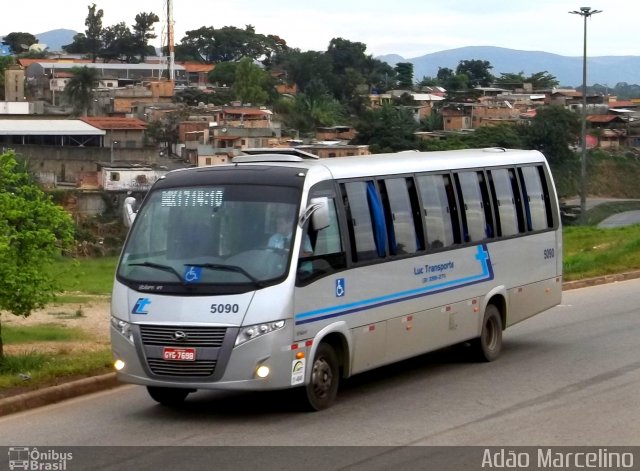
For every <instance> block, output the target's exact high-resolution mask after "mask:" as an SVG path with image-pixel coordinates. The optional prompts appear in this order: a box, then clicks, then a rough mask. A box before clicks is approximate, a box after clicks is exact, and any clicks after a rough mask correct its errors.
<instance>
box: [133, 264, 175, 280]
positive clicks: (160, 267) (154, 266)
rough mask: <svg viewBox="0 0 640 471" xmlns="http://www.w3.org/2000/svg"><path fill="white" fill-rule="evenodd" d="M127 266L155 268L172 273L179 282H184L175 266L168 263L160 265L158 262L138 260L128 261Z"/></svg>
mask: <svg viewBox="0 0 640 471" xmlns="http://www.w3.org/2000/svg"><path fill="white" fill-rule="evenodd" d="M129 266H130V267H149V268H156V269H158V270H162V271H166V272H169V273H173V274H174V275H176V277H177V278H178V279H179V280H180V282H181V283H184V280H183V279H182V276H181V275H180V273H178V271H177V270H176V269H175V268H173V267H172V266H169V265H161V264H160V263H153V262H140V263H129Z"/></svg>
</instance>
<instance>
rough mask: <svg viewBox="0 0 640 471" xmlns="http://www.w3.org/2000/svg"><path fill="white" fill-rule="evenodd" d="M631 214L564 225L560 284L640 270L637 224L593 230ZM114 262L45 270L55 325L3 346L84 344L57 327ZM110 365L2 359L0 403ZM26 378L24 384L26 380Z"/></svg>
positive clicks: (37, 356) (12, 335) (96, 291)
mask: <svg viewBox="0 0 640 471" xmlns="http://www.w3.org/2000/svg"><path fill="white" fill-rule="evenodd" d="M633 210H640V202H636V201H629V202H616V203H605V204H602V205H599V206H596V207H595V208H593V209H591V210H589V211H588V213H587V222H588V224H589V225H587V226H573V225H565V227H564V230H563V251H564V254H563V255H564V279H565V281H571V280H578V279H583V278H589V277H594V276H600V275H606V274H613V273H622V272H627V271H632V270H637V269H640V224H639V225H632V226H626V227H619V228H608V229H600V228H597V227H595V225H596V224H598V223H599V222H601V221H602V220H604V219H605V218H606V217H608V216H610V215H612V214H617V213H620V212H623V211H633ZM117 261H118V257H115V256H114V257H102V258H83V259H65V258H60V259H59V260H57V261H56V262H55V263H54V264H53V265H52V266H51V267H50V268H49V269H51V270H53V271H52V273H54V274H55V275H56V278H57V280H58V282H59V284H60V286H61V288H62V290H63V292H62V293H61V294H60V295H59V296H58V297H57V298H56V301H55V303H54V306H59V307H60V309H59V311H55V312H52V313H50V315H51V316H52V320H54V321H55V322H51V323H46V324H40V325H38V326H31V327H29V328H26V327H14V326H10V325H4V326H3V327H2V340H3V342H4V343H5V344H6V345H11V344H20V343H25V344H30V343H37V342H68V341H72V340H83V339H87V334H85V333H84V332H82V331H81V330H80V329H74V328H68V327H65V326H64V325H61V324H60V323H61V322H62V323H63V322H64V320H66V319H75V318H79V317H83V316H84V314H83V312H82V307H80V308H78V307H76V306H77V305H78V304H80V305H82V304H84V303H86V304H90V303H91V302H92V300H98V299H100V300H104V298H105V296H109V295H110V293H111V288H112V285H113V275H114V272H115V267H116V264H117ZM72 303H73V304H75V305H76V306H74V308H73V309H66V307H67V306H66V304H72ZM111 364H112V355H111V352H110V350H109V348H108V347H105V348H103V349H99V350H95V351H88V352H70V351H65V350H64V349H62V350H59V351H58V353H40V352H37V351H36V350H33V351H28V352H24V353H21V354H15V355H13V354H12V355H5V357H4V358H3V359H2V360H0V397H6V396H8V395H11V394H15V393H17V392H22V391H25V390H29V389H35V388H37V387H43V386H47V385H51V384H56V383H61V382H64V381H65V380H68V379H71V378H78V377H84V376H89V375H95V374H101V373H107V372H110V371H113V369H112V366H111ZM26 377H28V378H29V379H27V380H25V378H26Z"/></svg>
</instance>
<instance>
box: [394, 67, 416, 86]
mask: <svg viewBox="0 0 640 471" xmlns="http://www.w3.org/2000/svg"><path fill="white" fill-rule="evenodd" d="M395 71H396V73H397V74H398V87H399V88H401V89H406V90H413V64H412V63H411V62H398V63H397V64H396V66H395Z"/></svg>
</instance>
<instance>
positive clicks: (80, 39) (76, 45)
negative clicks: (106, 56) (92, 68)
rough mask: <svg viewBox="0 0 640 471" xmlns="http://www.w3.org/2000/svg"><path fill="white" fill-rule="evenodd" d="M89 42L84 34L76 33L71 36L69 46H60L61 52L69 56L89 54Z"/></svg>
mask: <svg viewBox="0 0 640 471" xmlns="http://www.w3.org/2000/svg"><path fill="white" fill-rule="evenodd" d="M89 49H90V46H89V40H88V39H87V36H86V35H85V34H84V33H78V34H76V35H74V36H73V42H72V43H71V44H65V45H64V46H62V50H63V51H65V52H67V53H69V54H87V53H88V52H89Z"/></svg>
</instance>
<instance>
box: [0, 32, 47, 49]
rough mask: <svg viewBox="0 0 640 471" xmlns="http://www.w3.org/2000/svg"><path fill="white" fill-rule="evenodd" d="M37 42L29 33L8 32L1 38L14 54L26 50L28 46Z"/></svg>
mask: <svg viewBox="0 0 640 471" xmlns="http://www.w3.org/2000/svg"><path fill="white" fill-rule="evenodd" d="M37 43H38V40H37V39H36V37H35V36H34V35H33V34H31V33H9V34H7V35H6V36H5V37H3V38H2V44H4V45H5V46H9V47H10V48H11V52H13V53H14V54H22V53H23V52H27V51H28V50H29V46H31V45H32V44H37Z"/></svg>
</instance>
